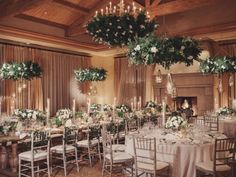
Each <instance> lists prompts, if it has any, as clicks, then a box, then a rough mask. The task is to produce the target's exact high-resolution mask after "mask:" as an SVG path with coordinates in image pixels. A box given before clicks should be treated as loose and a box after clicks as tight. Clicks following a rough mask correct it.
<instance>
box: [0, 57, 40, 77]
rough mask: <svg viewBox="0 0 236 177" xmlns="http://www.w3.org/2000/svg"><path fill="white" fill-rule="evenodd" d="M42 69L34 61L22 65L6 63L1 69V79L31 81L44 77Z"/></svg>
mask: <svg viewBox="0 0 236 177" xmlns="http://www.w3.org/2000/svg"><path fill="white" fill-rule="evenodd" d="M42 72H43V71H42V68H41V67H40V66H39V64H38V63H35V62H33V61H24V62H21V63H17V62H10V63H4V64H3V65H2V67H1V68H0V78H1V79H4V80H6V79H13V80H19V79H27V80H31V79H33V78H36V77H40V76H41V75H42Z"/></svg>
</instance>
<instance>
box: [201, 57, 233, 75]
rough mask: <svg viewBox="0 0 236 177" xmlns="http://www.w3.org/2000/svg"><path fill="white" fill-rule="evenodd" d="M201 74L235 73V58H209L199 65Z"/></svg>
mask: <svg viewBox="0 0 236 177" xmlns="http://www.w3.org/2000/svg"><path fill="white" fill-rule="evenodd" d="M200 71H201V72H202V73H212V74H222V73H225V72H232V73H234V72H236V57H227V56H224V57H220V56H216V57H210V58H208V59H206V60H203V61H202V62H201V64H200Z"/></svg>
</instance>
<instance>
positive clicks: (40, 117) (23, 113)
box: [13, 109, 46, 122]
mask: <svg viewBox="0 0 236 177" xmlns="http://www.w3.org/2000/svg"><path fill="white" fill-rule="evenodd" d="M13 116H15V117H17V118H19V120H20V121H22V122H24V121H31V120H34V121H39V122H45V120H46V114H45V112H43V111H40V110H35V109H15V110H14V112H13Z"/></svg>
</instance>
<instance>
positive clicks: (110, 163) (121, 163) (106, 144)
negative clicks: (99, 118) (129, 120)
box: [102, 129, 133, 177]
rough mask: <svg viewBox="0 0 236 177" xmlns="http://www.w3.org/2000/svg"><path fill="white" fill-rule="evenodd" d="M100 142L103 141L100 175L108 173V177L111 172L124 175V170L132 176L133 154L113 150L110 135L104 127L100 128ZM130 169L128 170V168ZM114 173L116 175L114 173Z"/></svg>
mask: <svg viewBox="0 0 236 177" xmlns="http://www.w3.org/2000/svg"><path fill="white" fill-rule="evenodd" d="M102 140H103V141H102V142H103V167H102V176H103V177H104V176H105V175H106V174H108V175H109V176H110V177H111V176H112V174H113V172H115V171H116V172H120V173H121V174H122V175H124V172H126V175H127V173H128V174H129V175H130V176H133V156H131V155H130V154H128V153H126V152H120V151H118V152H117V151H113V148H112V145H113V143H112V142H113V141H112V136H111V134H109V133H108V132H106V131H105V130H104V129H103V130H102ZM128 169H130V170H128ZM116 175H118V174H117V173H116Z"/></svg>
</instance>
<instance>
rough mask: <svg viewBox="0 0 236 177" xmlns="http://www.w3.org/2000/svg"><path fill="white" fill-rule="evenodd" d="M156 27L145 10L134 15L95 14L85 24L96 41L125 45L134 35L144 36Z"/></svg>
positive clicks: (111, 44)
mask: <svg viewBox="0 0 236 177" xmlns="http://www.w3.org/2000/svg"><path fill="white" fill-rule="evenodd" d="M156 28H157V24H156V22H155V20H149V18H148V17H147V16H146V13H145V11H142V12H139V13H138V14H137V16H136V17H134V16H133V15H132V14H129V13H124V14H122V15H116V14H111V13H109V14H106V15H102V14H97V15H96V16H95V17H94V18H93V19H92V20H91V21H90V22H89V23H88V25H87V32H88V33H89V34H90V35H91V36H93V39H94V40H95V41H96V42H98V43H103V44H106V45H109V46H125V45H127V44H128V42H130V41H133V40H134V39H135V37H144V36H146V35H147V34H150V33H152V32H153V31H154V30H155V29H156Z"/></svg>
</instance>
